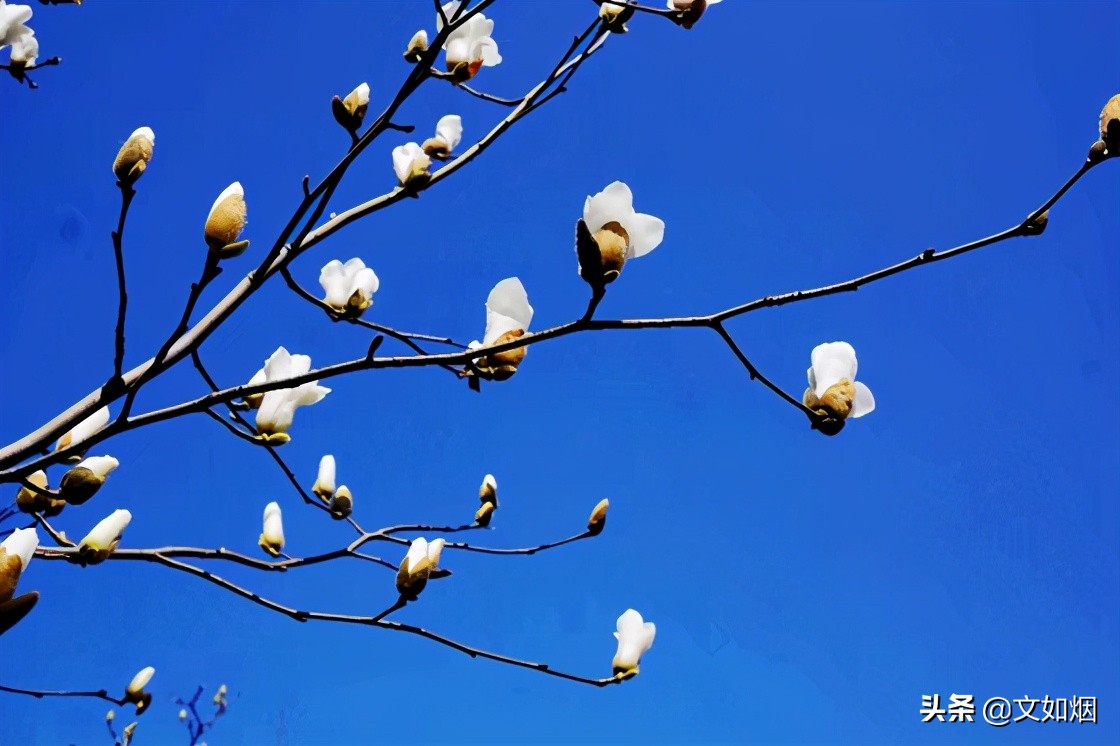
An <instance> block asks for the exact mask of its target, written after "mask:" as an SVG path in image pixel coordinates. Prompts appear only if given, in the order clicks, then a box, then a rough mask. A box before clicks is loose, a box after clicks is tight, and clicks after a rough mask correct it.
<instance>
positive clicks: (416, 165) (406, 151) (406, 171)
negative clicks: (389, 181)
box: [393, 142, 432, 189]
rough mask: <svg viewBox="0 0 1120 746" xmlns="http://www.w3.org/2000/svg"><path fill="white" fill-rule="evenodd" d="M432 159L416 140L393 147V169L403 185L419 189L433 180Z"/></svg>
mask: <svg viewBox="0 0 1120 746" xmlns="http://www.w3.org/2000/svg"><path fill="white" fill-rule="evenodd" d="M431 166H432V159H431V158H430V157H428V154H427V153H425V152H424V149H423V148H421V147H420V146H419V145H417V144H416V143H414V142H406V143H405V144H404V145H398V146H397V147H395V148H393V171H394V172H395V173H396V174H397V181H399V182H400V184H401V186H402V187H405V188H412V189H419V188H420V187H423V186H424V185H425V184H427V183H428V182H429V181H431V180H432V174H431V172H430V171H429V170H428V169H429V168H431Z"/></svg>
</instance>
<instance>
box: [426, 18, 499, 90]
mask: <svg viewBox="0 0 1120 746" xmlns="http://www.w3.org/2000/svg"><path fill="white" fill-rule="evenodd" d="M460 5H462V2H461V0H452V1H451V2H449V3H447V4H445V5H444V6H443V15H444V16H446V17H447V18H449V19H450V18H452V17H453V16H454V15H455V14H456V13H458V12H459V6H460ZM436 28H437V29H439V30H442V29H443V18H442V17H441V16H440V14H439V13H437V14H436ZM493 32H494V22H493V21H491V20H490V19H488V18H487V17H486V16H484V15H483V14H482V13H476V14H474V15H473V16H471V17H470V18H469V19H467V21H466V23H463V24H461V25H460V26H459V28H457V29H455V30H454V31H452V32H451V34H450V35H449V36H448V37H447V41H446V42H444V45H443V54H444V59H445V61H446V63H447V70H448V72H451V73H453V74H454V75H455V77H456V78H457V79H459V80H468V79H470V78H473V77H474V76H475V74H477V73H478V70H479V68H482V67H493V66H494V65H497V64H499V63H500V62H501V61H502V55H500V54H498V43H497V42H496V41H494V40H493V39H491V38H490V34H492V33H493Z"/></svg>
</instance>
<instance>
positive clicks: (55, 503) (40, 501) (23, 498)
mask: <svg viewBox="0 0 1120 746" xmlns="http://www.w3.org/2000/svg"><path fill="white" fill-rule="evenodd" d="M27 481H28V482H30V483H31V484H33V485H35V486H36V487H38V488H39V489H37V490H34V489H31V488H30V487H23V486H20V488H19V492H17V493H16V507H17V508H19V509H20V511H22V512H24V513H42V514H43V515H45V516H46V517H47V518H52V517H54V516H56V515H58V514H59V513H61V512H62V509H63V508H64V507H66V501H65V500H62V499H60V498H58V497H56V496H54V495H51V494H47V493H48V492H50V488H49V487H48V485H47V473H46V472H45V471H43V470H42V469H40V470H39V471H37V472H35V473H33V474H28V475H27Z"/></svg>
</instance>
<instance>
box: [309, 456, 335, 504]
mask: <svg viewBox="0 0 1120 746" xmlns="http://www.w3.org/2000/svg"><path fill="white" fill-rule="evenodd" d="M335 468H336V467H335V460H334V456H332V455H331V454H329V453H328V454H327V455H325V456H323V457H322V458H321V459H319V475H318V476H317V477H316V478H315V484H314V485H312V487H311V491H312V492H314V493H315V494H316V495H318V496H319V499H320V500H322V501H324V502H326V501H328V500H330V499H331V495H333V494H334V477H335Z"/></svg>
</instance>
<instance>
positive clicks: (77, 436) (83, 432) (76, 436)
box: [54, 407, 109, 462]
mask: <svg viewBox="0 0 1120 746" xmlns="http://www.w3.org/2000/svg"><path fill="white" fill-rule="evenodd" d="M107 424H109V408H108V407H102V408H101V409H99V410H97V411H96V412H94V413H93V414H91V415H90V416H89V417H86V418H85V419H84V420H82V421H81V422H79V423H78V424H77V425H74V427H73V428H71V430H70V431H69V432H68V433H66V434H65V435H63V436H62V437H61V438H59V439H58V442H57V443H55V445H54V449H55V450H56V451H61V450H62V449H64V448H69V447H70V446H75V445H78V444H79V443H81V442H82V441H84V440H86V439H88V438H89V437H90V436H91V435H93V434H94V433H96V432H97V431H98V430H100V429H101V428H103V427H105V425H107ZM68 460H70V461H74V462H77V461H81V460H82V455H81V454H80V453H76V454H74V455H73V456H70V457H69V459H68Z"/></svg>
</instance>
